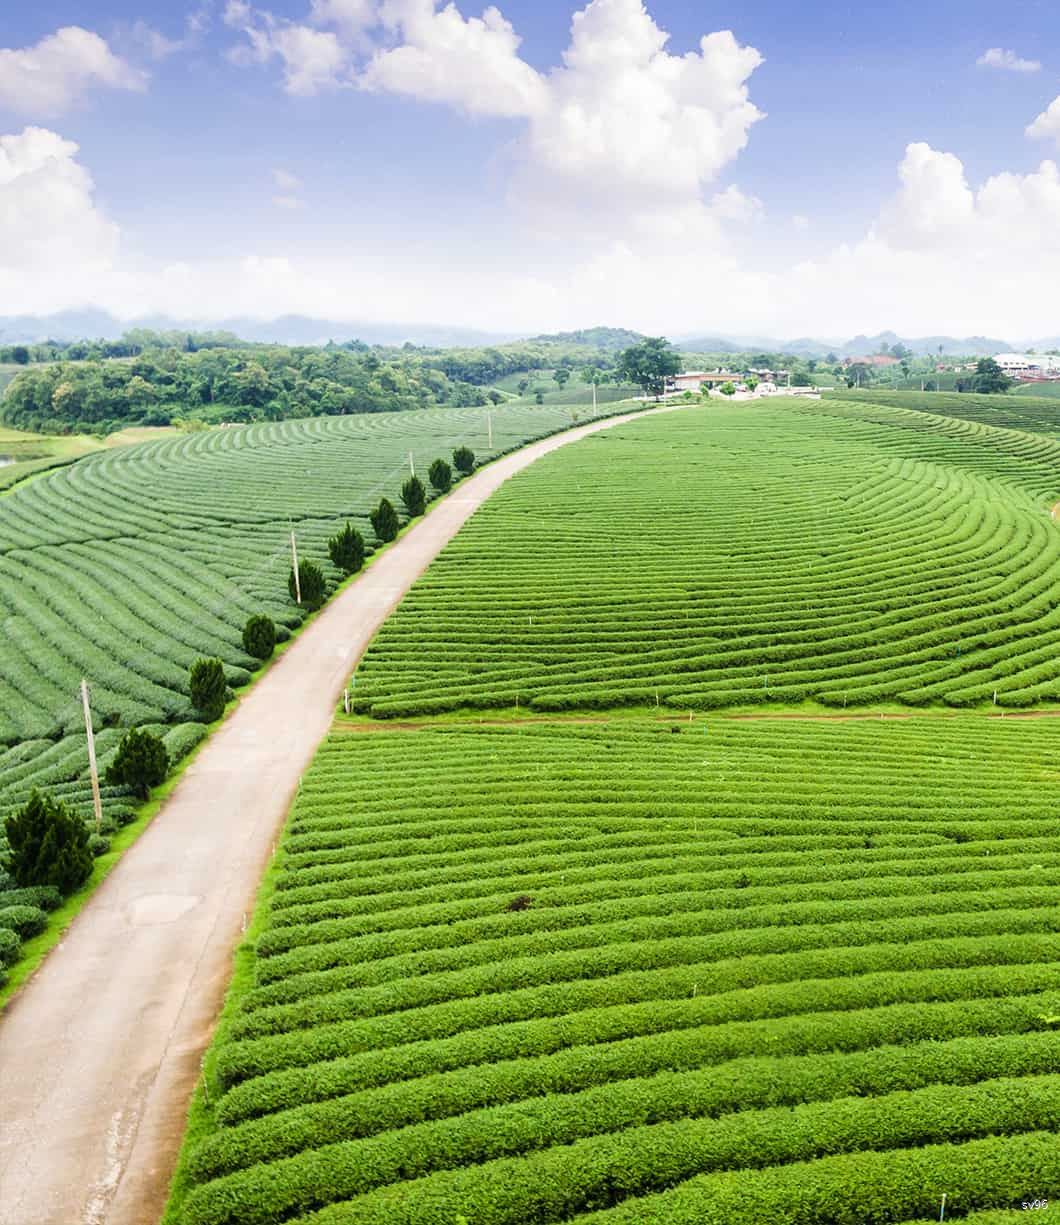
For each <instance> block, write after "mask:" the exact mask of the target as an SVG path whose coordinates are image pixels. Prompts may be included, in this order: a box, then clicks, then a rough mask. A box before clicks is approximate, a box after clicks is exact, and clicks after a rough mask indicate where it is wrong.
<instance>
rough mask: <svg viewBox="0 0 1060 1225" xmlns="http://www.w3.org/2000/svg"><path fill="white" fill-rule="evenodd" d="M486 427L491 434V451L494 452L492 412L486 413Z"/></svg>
mask: <svg viewBox="0 0 1060 1225" xmlns="http://www.w3.org/2000/svg"><path fill="white" fill-rule="evenodd" d="M486 426H487V428H488V429H489V432H490V450H491V451H492V450H493V413H492V412H490V411H487V412H486Z"/></svg>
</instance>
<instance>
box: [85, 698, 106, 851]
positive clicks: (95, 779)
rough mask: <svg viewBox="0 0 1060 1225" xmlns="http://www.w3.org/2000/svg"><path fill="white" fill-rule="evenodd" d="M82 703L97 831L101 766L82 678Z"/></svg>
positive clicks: (100, 804) (100, 810)
mask: <svg viewBox="0 0 1060 1225" xmlns="http://www.w3.org/2000/svg"><path fill="white" fill-rule="evenodd" d="M81 705H82V706H83V707H84V711H85V735H86V736H87V737H88V770H89V773H90V774H91V775H92V807H93V809H94V810H95V814H96V833H97V834H98V833H99V832H100V829H101V827H102V825H103V800H102V799H101V798H100V794H99V768H98V766H97V765H96V738H95V736H94V735H93V734H92V708H91V707H90V706H89V704H88V681H87V680H85V679H84V677H82V678H81Z"/></svg>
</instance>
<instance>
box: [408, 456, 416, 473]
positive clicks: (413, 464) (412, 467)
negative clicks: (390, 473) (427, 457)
mask: <svg viewBox="0 0 1060 1225" xmlns="http://www.w3.org/2000/svg"><path fill="white" fill-rule="evenodd" d="M409 471H410V472H411V473H412V475H413V476H415V475H416V461H415V460H414V459H413V458H412V452H411V451H410V452H409Z"/></svg>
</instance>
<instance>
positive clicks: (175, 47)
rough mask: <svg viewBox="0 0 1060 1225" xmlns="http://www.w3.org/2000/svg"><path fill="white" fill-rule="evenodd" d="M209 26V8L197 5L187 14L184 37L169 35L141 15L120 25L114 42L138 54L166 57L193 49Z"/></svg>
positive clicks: (134, 54) (165, 58) (123, 48)
mask: <svg viewBox="0 0 1060 1225" xmlns="http://www.w3.org/2000/svg"><path fill="white" fill-rule="evenodd" d="M209 28H210V12H209V9H207V8H201V9H196V10H195V11H194V12H191V13H189V14H188V15H187V16H186V17H185V18H184V33H183V37H181V38H170V37H169V36H168V35H166V34H163V33H162V31H161V30H157V29H156V28H155V27H154V26H152V25H151V24H150V23H149V22H146V21H144V20H142V19H138V20H136V21H134V22H132V24H131V25H130V24H127V23H125V22H122V23H120V24H119V25H118V26H117V29H116V34H115V39H114V41H115V45H116V46H118V47H119V48H120V49H121V50H123V51H127V52H128V53H130V54H131V55H133V56H134V58H135V57H137V56H142V55H146V56H147V57H148V59H151V60H155V61H160V60H167V59H169V58H170V57H171V56H173V55H177V54H178V53H180V52H181V51H190V50H192V49H193V48H194V47H196V46H198V44H199V43H200V42H201V40H202V36H203V35H204V34H205V33H206V31H207V30H208V29H209Z"/></svg>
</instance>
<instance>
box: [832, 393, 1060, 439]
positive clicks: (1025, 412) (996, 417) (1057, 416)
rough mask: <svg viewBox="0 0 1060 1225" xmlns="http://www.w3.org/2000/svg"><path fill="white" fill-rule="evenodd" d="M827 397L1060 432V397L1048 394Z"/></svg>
mask: <svg viewBox="0 0 1060 1225" xmlns="http://www.w3.org/2000/svg"><path fill="white" fill-rule="evenodd" d="M826 398H827V399H842V400H856V401H858V402H859V403H863V404H884V405H888V406H890V407H892V408H916V409H920V410H921V411H922V412H927V413H937V414H939V415H940V416H944V417H956V418H957V419H959V420H961V421H978V422H979V423H980V424H982V425H995V426H999V427H1000V428H1002V429H1010V430H1024V431H1026V432H1028V433H1031V434H1047V435H1050V436H1057V435H1060V400H1058V399H1056V398H1051V397H1049V396H1019V397H1016V395H1015V393H1012V394H1009V395H975V394H974V393H969V392H934V391H855V390H851V391H843V392H835V393H833V394H831V395H829V396H827V397H826Z"/></svg>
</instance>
